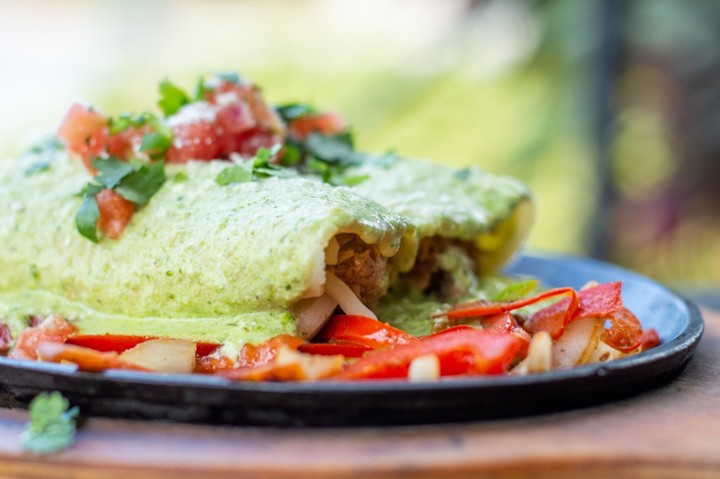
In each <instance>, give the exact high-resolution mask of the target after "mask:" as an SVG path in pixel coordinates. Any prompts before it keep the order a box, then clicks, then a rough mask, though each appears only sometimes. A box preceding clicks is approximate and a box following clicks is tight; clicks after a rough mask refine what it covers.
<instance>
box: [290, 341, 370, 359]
mask: <svg viewBox="0 0 720 479" xmlns="http://www.w3.org/2000/svg"><path fill="white" fill-rule="evenodd" d="M298 351H300V352H301V353H307V354H319V355H321V356H337V355H342V356H345V357H346V358H359V357H361V356H362V355H363V354H365V353H366V352H367V351H372V348H371V347H370V346H366V345H364V344H354V343H342V342H337V343H307V344H301V345H300V347H298Z"/></svg>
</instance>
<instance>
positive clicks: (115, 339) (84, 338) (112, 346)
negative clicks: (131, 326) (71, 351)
mask: <svg viewBox="0 0 720 479" xmlns="http://www.w3.org/2000/svg"><path fill="white" fill-rule="evenodd" d="M151 339H160V338H158V337H156V336H131V335H124V334H83V335H75V336H72V337H70V338H68V340H67V344H74V345H75V346H82V347H85V348H90V349H94V350H96V351H103V352H108V351H112V352H115V353H122V352H124V351H127V350H128V349H130V348H134V347H135V346H137V345H138V344H140V343H144V342H145V341H149V340H151ZM218 346H220V345H219V344H217V343H197V350H196V353H195V354H196V355H197V356H207V355H208V354H210V353H212V352H213V351H214V350H215V349H217V348H218Z"/></svg>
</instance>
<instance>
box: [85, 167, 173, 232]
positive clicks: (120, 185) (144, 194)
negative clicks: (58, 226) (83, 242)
mask: <svg viewBox="0 0 720 479" xmlns="http://www.w3.org/2000/svg"><path fill="white" fill-rule="evenodd" d="M92 164H93V166H94V167H95V169H96V170H98V175H97V176H95V178H94V179H93V180H94V182H91V183H88V184H87V185H86V186H85V188H84V189H83V191H81V192H80V194H81V195H82V198H83V200H82V203H81V204H80V208H79V209H78V212H77V213H76V214H75V225H76V226H77V230H78V232H79V233H80V234H81V235H82V236H84V237H85V238H87V239H89V240H90V241H92V242H94V243H97V242H98V241H99V240H98V236H97V222H98V219H100V209H99V208H98V204H97V199H96V196H97V195H98V193H100V192H101V191H102V190H103V189H109V190H113V191H115V192H117V193H118V194H119V195H120V196H122V197H123V198H125V199H126V200H128V201H131V202H132V203H135V204H136V205H139V206H142V205H145V204H147V203H148V201H150V198H152V197H153V195H155V193H157V192H158V191H159V190H160V188H161V187H162V185H163V184H164V183H165V181H166V180H167V176H166V175H165V162H164V161H158V162H157V163H154V164H152V165H150V166H148V165H147V164H145V163H143V162H139V163H137V162H136V163H135V164H133V163H132V162H124V161H122V160H119V159H117V158H95V159H94V160H93V161H92Z"/></svg>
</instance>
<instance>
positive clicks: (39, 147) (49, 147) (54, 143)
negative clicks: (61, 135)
mask: <svg viewBox="0 0 720 479" xmlns="http://www.w3.org/2000/svg"><path fill="white" fill-rule="evenodd" d="M63 149H65V145H63V143H62V142H61V141H60V140H58V139H57V137H55V136H49V137H47V138H44V139H42V140H40V141H39V142H37V143H36V144H34V145H33V146H31V147H30V148H29V149H28V153H31V154H33V155H42V154H44V153H54V152H56V151H62V150H63Z"/></svg>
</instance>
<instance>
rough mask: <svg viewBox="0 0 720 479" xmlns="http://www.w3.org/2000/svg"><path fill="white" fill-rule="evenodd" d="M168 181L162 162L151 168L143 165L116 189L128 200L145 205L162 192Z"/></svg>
mask: <svg viewBox="0 0 720 479" xmlns="http://www.w3.org/2000/svg"><path fill="white" fill-rule="evenodd" d="M166 180H167V176H166V175H165V162H164V161H162V160H161V161H158V162H157V163H154V164H153V165H151V166H149V167H148V166H147V165H143V166H141V167H140V168H139V169H137V170H133V171H132V172H131V173H130V174H128V175H127V176H126V177H124V178H123V179H122V180H121V181H120V183H119V184H118V185H117V186H116V187H115V188H114V189H115V191H116V192H118V193H119V194H120V196H122V197H123V198H125V199H126V200H128V201H132V202H133V203H135V204H137V205H145V204H147V203H148V202H149V201H150V198H152V197H153V196H154V195H155V193H157V192H158V191H160V188H162V185H163V184H164V183H165V181H166Z"/></svg>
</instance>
